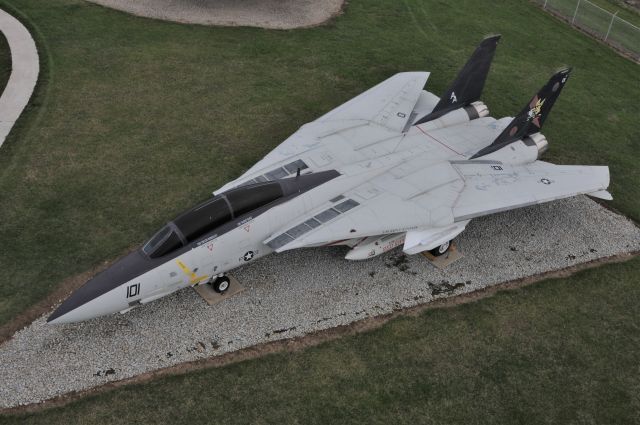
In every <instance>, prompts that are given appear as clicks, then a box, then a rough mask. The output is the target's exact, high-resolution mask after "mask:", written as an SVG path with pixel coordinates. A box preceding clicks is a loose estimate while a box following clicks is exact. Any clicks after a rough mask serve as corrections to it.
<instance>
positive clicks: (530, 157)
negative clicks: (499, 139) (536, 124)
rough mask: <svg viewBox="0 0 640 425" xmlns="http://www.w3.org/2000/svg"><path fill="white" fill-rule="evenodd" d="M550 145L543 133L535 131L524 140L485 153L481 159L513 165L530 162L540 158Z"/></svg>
mask: <svg viewBox="0 0 640 425" xmlns="http://www.w3.org/2000/svg"><path fill="white" fill-rule="evenodd" d="M548 147H549V142H547V138H546V137H544V135H543V134H542V133H534V134H531V135H529V136H527V137H525V138H524V139H523V140H518V141H516V142H513V143H510V144H508V145H507V146H505V147H503V148H501V149H498V150H497V151H495V152H491V153H490V154H487V155H483V156H482V157H480V158H479V159H486V160H492V161H500V162H502V163H503V164H512V165H519V164H528V163H530V162H533V161H535V160H536V159H540V157H541V156H542V154H544V153H545V152H546V151H547V148H548Z"/></svg>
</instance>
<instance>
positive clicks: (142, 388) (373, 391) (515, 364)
mask: <svg viewBox="0 0 640 425" xmlns="http://www.w3.org/2000/svg"><path fill="white" fill-rule="evenodd" d="M639 267H640V259H635V260H633V261H631V262H628V263H625V264H617V265H609V266H605V267H601V268H599V269H595V270H591V271H589V272H583V273H580V274H578V275H577V276H575V277H573V278H571V279H560V280H548V281H545V282H543V283H539V284H536V285H533V286H530V287H526V288H522V289H519V290H516V291H510V292H502V293H499V294H498V295H497V296H494V297H492V298H488V299H484V300H482V301H480V302H476V303H472V304H466V305H462V306H458V307H455V308H447V309H439V310H429V311H426V312H424V313H422V314H420V315H419V316H418V317H405V318H400V319H396V320H393V321H392V322H390V323H388V324H386V325H385V326H384V327H382V328H380V329H378V330H375V331H372V332H367V333H364V334H358V335H355V336H351V337H347V338H343V339H340V340H336V341H332V342H329V343H324V344H322V345H320V346H317V347H314V348H310V349H305V350H304V351H302V352H296V353H280V354H275V355H268V356H266V357H263V358H260V359H257V360H251V361H245V362H242V363H238V364H234V365H230V366H226V367H222V368H213V369H208V370H203V371H199V372H197V373H189V374H187V375H182V376H173V377H166V378H161V379H158V380H156V381H153V382H151V383H147V384H144V385H130V386H127V387H124V388H120V389H118V390H115V391H109V392H107V393H103V394H100V395H98V396H91V397H87V398H85V399H83V400H80V401H78V402H74V403H73V404H71V405H68V406H66V407H62V408H55V409H49V410H46V411H44V412H39V413H38V414H34V415H21V416H10V417H5V418H0V423H7V424H8V423H13V422H17V421H20V423H23V424H80V423H82V424H106V423H114V424H115V423H121V424H133V423H136V424H143V423H167V424H169V423H170V424H194V423H220V424H222V423H224V424H247V423H257V424H267V423H282V424H300V423H309V424H343V423H361V424H405V423H406V424H416V423H425V424H426V423H433V424H524V423H538V424H633V423H636V424H637V423H638V421H640V392H639V391H638V390H639V389H640V374H639V371H638V365H639V364H640V332H639V331H638V325H639V323H638V315H637V312H638V305H639V304H640V290H639V289H638V285H637V270H638V268H639ZM605 282H606V283H605Z"/></svg>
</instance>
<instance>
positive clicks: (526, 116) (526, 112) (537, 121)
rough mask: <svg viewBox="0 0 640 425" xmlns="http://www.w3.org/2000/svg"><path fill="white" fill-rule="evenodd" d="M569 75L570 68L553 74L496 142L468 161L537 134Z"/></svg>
mask: <svg viewBox="0 0 640 425" xmlns="http://www.w3.org/2000/svg"><path fill="white" fill-rule="evenodd" d="M570 73H571V68H566V69H563V70H561V71H558V72H557V73H556V74H554V75H553V76H552V77H551V79H550V80H549V81H548V82H547V84H545V86H544V87H542V88H541V89H540V91H539V92H538V93H536V95H535V96H533V98H532V99H531V101H529V103H527V106H525V107H524V108H523V109H522V111H520V113H519V114H518V115H517V116H516V117H515V118H514V119H513V121H511V123H509V125H508V126H507V127H506V128H505V129H504V130H502V133H500V135H499V136H498V137H497V138H496V140H494V141H493V143H491V144H490V145H489V146H487V147H486V148H484V149H481V150H480V151H479V152H478V153H476V154H475V155H473V156H472V157H471V158H470V159H474V158H478V157H480V156H483V155H486V154H489V153H491V152H495V151H497V150H498V149H500V148H502V147H504V146H506V145H508V144H509V143H512V142H515V141H516V140H521V139H522V138H524V137H526V136H529V135H530V134H533V133H537V132H539V131H540V130H541V129H542V124H544V122H545V121H546V119H547V117H548V116H549V112H551V108H552V107H553V104H554V103H555V102H556V99H558V96H560V92H561V91H562V88H563V87H564V85H565V83H566V82H567V79H568V78H569V74H570Z"/></svg>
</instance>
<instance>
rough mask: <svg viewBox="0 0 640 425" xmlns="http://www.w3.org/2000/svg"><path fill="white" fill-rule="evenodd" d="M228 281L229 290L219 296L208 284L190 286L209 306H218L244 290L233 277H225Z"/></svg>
mask: <svg viewBox="0 0 640 425" xmlns="http://www.w3.org/2000/svg"><path fill="white" fill-rule="evenodd" d="M227 277H228V278H229V281H230V285H229V289H227V290H226V291H225V292H224V293H222V294H219V293H217V292H216V291H214V290H213V288H212V287H211V285H209V284H208V283H203V284H200V285H196V286H192V288H193V290H194V291H196V292H197V293H198V295H200V296H201V297H202V298H203V299H204V300H205V301H206V302H207V304H209V305H214V304H218V303H219V302H221V301H224V300H226V299H227V298H229V297H232V296H233V295H236V294H239V293H240V292H242V291H244V290H245V287H244V286H242V285H240V282H238V279H236V278H235V277H233V276H230V275H227Z"/></svg>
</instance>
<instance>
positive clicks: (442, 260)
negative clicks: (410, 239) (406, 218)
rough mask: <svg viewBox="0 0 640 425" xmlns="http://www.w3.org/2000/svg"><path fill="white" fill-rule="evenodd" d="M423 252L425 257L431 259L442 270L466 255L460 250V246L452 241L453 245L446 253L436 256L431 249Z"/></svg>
mask: <svg viewBox="0 0 640 425" xmlns="http://www.w3.org/2000/svg"><path fill="white" fill-rule="evenodd" d="M421 254H422V255H423V256H424V258H426V259H427V260H429V262H430V263H431V264H433V265H434V266H436V267H437V268H439V269H440V270H442V269H444V268H445V267H447V266H448V265H449V264H451V263H453V262H454V261H458V260H459V259H461V258H462V257H464V255H462V253H461V252H460V251H458V246H457V245H456V244H455V243H454V242H451V247H450V248H449V251H447V252H446V253H445V254H444V255H440V256H437V257H436V256H435V255H433V254H431V253H430V252H429V251H423V252H421Z"/></svg>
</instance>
